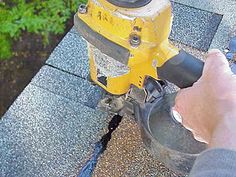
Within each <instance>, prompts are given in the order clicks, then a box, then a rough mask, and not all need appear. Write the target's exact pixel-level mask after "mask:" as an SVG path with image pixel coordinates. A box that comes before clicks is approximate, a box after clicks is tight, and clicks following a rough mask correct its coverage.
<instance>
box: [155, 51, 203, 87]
mask: <svg viewBox="0 0 236 177" xmlns="http://www.w3.org/2000/svg"><path fill="white" fill-rule="evenodd" d="M203 66H204V62H203V61H202V60H199V59H197V58H195V57H194V56H192V55H190V54H189V53H186V52H185V51H183V50H180V52H179V54H178V55H176V56H174V57H173V58H171V59H170V60H168V61H167V62H166V63H164V65H163V66H161V67H159V68H157V74H158V77H159V78H160V79H162V80H167V81H169V82H172V83H174V84H175V85H177V86H178V87H180V88H187V87H191V86H192V85H193V84H194V82H196V81H197V80H198V79H199V78H200V77H201V75H202V72H203Z"/></svg>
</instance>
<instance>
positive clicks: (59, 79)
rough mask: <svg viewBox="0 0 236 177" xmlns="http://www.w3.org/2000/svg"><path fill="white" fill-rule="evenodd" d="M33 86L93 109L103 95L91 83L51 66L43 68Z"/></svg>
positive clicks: (35, 78)
mask: <svg viewBox="0 0 236 177" xmlns="http://www.w3.org/2000/svg"><path fill="white" fill-rule="evenodd" d="M31 84H33V85H36V86H38V87H40V88H43V89H45V90H47V91H50V92H53V93H55V94H57V95H61V96H63V97H65V98H69V99H71V100H74V101H76V102H81V103H83V104H84V105H86V106H88V107H90V108H93V109H94V108H95V107H96V106H97V104H98V101H99V100H100V99H101V97H102V95H103V90H102V89H101V88H100V87H98V86H94V85H92V84H91V82H89V81H87V80H85V79H83V78H80V77H76V76H73V75H71V74H68V73H65V72H63V71H61V70H58V69H56V68H52V67H50V66H44V67H42V68H41V69H40V71H39V72H38V74H37V75H36V76H35V77H34V78H33V80H32V82H31Z"/></svg>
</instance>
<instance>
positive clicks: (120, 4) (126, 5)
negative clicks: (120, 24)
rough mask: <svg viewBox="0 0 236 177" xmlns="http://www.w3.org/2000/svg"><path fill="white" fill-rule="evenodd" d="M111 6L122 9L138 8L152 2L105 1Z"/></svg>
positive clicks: (134, 0)
mask: <svg viewBox="0 0 236 177" xmlns="http://www.w3.org/2000/svg"><path fill="white" fill-rule="evenodd" d="M107 1H108V2H110V3H111V4H113V5H115V6H118V7H123V8H139V7H143V6H145V5H147V4H148V3H149V2H151V1H152V0H107Z"/></svg>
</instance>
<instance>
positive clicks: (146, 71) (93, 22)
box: [75, 0, 179, 95]
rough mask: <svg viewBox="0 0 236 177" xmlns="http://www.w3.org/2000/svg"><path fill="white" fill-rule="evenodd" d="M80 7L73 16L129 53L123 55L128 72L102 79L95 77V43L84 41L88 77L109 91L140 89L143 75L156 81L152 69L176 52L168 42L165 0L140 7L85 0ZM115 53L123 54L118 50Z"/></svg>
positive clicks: (169, 19)
mask: <svg viewBox="0 0 236 177" xmlns="http://www.w3.org/2000/svg"><path fill="white" fill-rule="evenodd" d="M84 8H86V9H84V10H85V11H84V12H83V11H81V12H78V13H77V14H76V16H75V19H76V18H77V19H79V20H81V21H82V22H84V23H85V24H86V25H87V26H88V27H89V28H91V30H92V31H93V32H96V33H98V34H100V35H101V36H103V37H104V38H105V39H108V40H109V41H110V42H112V43H114V44H117V45H118V46H120V47H122V48H124V49H126V50H127V51H128V52H129V53H128V55H127V56H128V58H127V59H125V58H124V61H126V60H127V62H126V65H127V68H128V69H129V71H128V72H127V73H124V74H123V75H119V76H116V77H114V76H109V75H107V76H105V78H103V80H104V79H105V82H104V81H101V80H99V79H98V75H99V72H98V68H97V64H96V62H95V58H94V57H95V55H94V52H95V51H94V50H96V49H95V48H96V47H97V46H96V44H95V45H94V44H93V43H90V42H89V44H88V50H89V61H90V75H91V79H92V80H93V81H94V82H95V83H96V84H98V85H99V86H101V87H102V88H104V89H105V90H106V91H107V92H109V93H111V94H114V95H121V94H125V93H127V92H128V90H129V88H130V86H131V85H135V86H136V87H138V88H140V89H142V87H143V83H144V79H145V77H146V76H151V77H153V78H154V79H157V80H158V75H157V69H156V68H157V67H160V66H162V65H163V64H164V63H165V62H166V61H167V60H168V59H170V58H172V57H173V56H175V55H177V54H178V53H179V50H178V49H177V48H175V47H174V46H172V45H171V44H170V43H169V41H168V37H169V34H170V30H171V25H172V13H171V4H170V2H169V0H152V1H151V2H150V3H149V4H147V5H146V6H143V7H140V8H121V7H117V6H114V5H112V4H111V3H109V2H107V1H106V0H89V1H88V4H87V5H86V7H84ZM75 23H76V20H75ZM78 28H80V27H78ZM80 30H81V29H80ZM88 37H89V34H88ZM96 40H97V39H96ZM132 40H133V41H132ZM107 45H108V47H109V46H110V45H109V43H108V44H107ZM98 47H99V46H98ZM114 50H116V49H114ZM101 52H103V51H101ZM118 54H121V55H122V54H123V53H122V52H121V51H118ZM109 57H111V58H113V56H109ZM114 59H115V60H116V58H115V56H114ZM111 69H113V68H111ZM116 69H117V68H116Z"/></svg>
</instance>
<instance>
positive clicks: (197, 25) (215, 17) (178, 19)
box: [170, 3, 222, 51]
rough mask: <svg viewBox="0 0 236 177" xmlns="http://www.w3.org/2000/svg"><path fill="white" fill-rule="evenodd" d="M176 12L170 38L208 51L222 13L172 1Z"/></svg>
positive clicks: (174, 12)
mask: <svg viewBox="0 0 236 177" xmlns="http://www.w3.org/2000/svg"><path fill="white" fill-rule="evenodd" d="M172 9H173V14H174V20H173V26H172V32H171V35H170V38H171V39H173V40H175V41H178V42H181V43H183V44H186V45H188V46H191V47H194V48H196V49H199V50H202V51H208V49H209V47H210V45H211V41H212V40H213V38H214V35H215V33H216V31H217V28H218V26H219V24H220V22H221V19H222V15H219V14H216V13H212V12H209V11H204V10H201V9H196V8H193V7H190V6H186V5H183V4H179V3H172Z"/></svg>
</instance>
